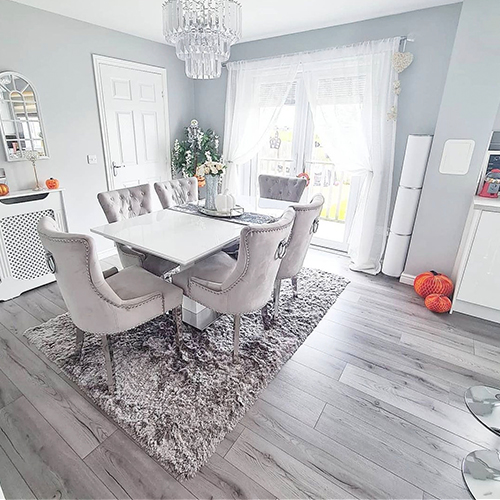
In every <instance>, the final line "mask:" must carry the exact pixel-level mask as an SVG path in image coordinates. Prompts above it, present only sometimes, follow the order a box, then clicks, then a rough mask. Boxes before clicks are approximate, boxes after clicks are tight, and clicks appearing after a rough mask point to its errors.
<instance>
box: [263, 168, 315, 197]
mask: <svg viewBox="0 0 500 500" xmlns="http://www.w3.org/2000/svg"><path fill="white" fill-rule="evenodd" d="M306 184H307V181H306V179H304V178H299V177H280V176H277V175H267V174H262V175H259V189H260V196H261V197H262V198H270V199H272V200H283V201H291V202H294V203H298V202H299V201H300V197H301V196H302V193H303V192H304V189H305V188H306Z"/></svg>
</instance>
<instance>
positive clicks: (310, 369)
mask: <svg viewBox="0 0 500 500" xmlns="http://www.w3.org/2000/svg"><path fill="white" fill-rule="evenodd" d="M114 264H116V261H115V260H114V259H108V260H106V261H104V263H103V267H105V268H106V267H110V266H111V265H114ZM306 264H307V265H308V266H310V267H318V268H322V269H325V270H328V271H331V272H335V273H338V274H341V275H344V276H346V277H348V278H349V279H350V280H351V284H350V285H349V286H348V288H347V289H346V291H345V292H344V293H343V294H342V296H341V297H340V299H339V300H338V302H337V303H336V304H335V305H334V306H333V307H332V309H331V310H330V311H329V312H328V314H327V315H326V317H325V318H324V319H323V321H322V322H321V323H320V324H319V325H318V327H317V328H316V330H315V331H314V332H313V333H312V334H311V335H310V337H309V338H308V339H307V341H306V342H305V344H304V345H303V346H302V347H301V348H300V349H299V350H298V351H297V353H296V354H295V355H294V356H293V358H292V359H291V360H290V361H289V362H288V363H287V364H286V365H285V366H284V367H283V369H282V370H281V372H280V373H279V375H278V376H277V377H276V379H275V380H274V381H273V382H272V383H271V385H270V386H269V388H268V389H267V390H266V391H265V392H264V393H263V394H262V396H261V397H260V399H259V401H258V402H257V404H256V405H255V406H254V407H253V408H252V410H251V411H249V412H248V414H247V415H246V416H245V417H244V418H243V420H242V421H241V423H240V424H239V425H238V426H237V428H236V429H235V430H234V431H233V432H232V433H231V434H230V435H228V436H227V438H226V439H225V441H224V442H222V443H221V445H220V446H219V448H218V450H217V453H216V454H215V455H214V456H213V457H212V458H211V460H210V462H209V463H208V465H207V466H205V467H204V468H203V469H202V470H201V472H200V473H199V474H198V475H197V476H196V477H195V478H194V479H192V480H190V481H186V482H183V483H179V482H178V481H176V480H175V479H174V478H173V477H172V476H171V475H170V474H169V473H168V472H166V471H165V470H163V469H162V468H161V467H160V466H159V465H158V464H157V463H156V462H155V461H154V460H152V459H151V458H149V457H148V456H147V455H146V454H145V453H144V452H143V451H142V450H141V449H140V448H139V447H138V446H136V445H135V444H134V443H133V442H132V441H131V440H130V439H129V438H128V437H127V436H126V435H125V434H124V433H123V432H122V431H120V429H118V428H117V427H116V426H115V424H114V423H113V422H112V421H110V420H109V419H108V418H107V417H106V416H105V415H104V414H102V413H101V412H100V411H99V410H98V409H97V408H95V407H94V406H93V404H92V403H91V402H90V401H89V400H87V399H86V398H85V397H84V396H83V394H82V393H81V392H80V391H79V389H78V388H77V387H76V386H75V385H74V384H72V383H71V382H70V381H69V380H68V379H67V378H66V377H65V376H64V375H63V374H62V373H60V371H59V370H58V369H57V367H55V366H54V365H52V364H51V363H50V361H48V360H47V359H46V358H44V356H43V355H41V354H40V353H38V352H37V351H36V350H35V349H34V348H31V347H30V346H29V345H27V344H26V342H25V341H24V338H23V337H22V332H23V331H24V330H25V329H26V328H29V327H31V326H34V325H37V324H39V323H42V322H44V321H46V320H48V319H49V318H52V317H54V316H56V315H58V314H61V313H63V312H64V311H65V310H66V308H65V305H64V301H63V300H62V298H61V296H60V294H59V291H58V288H57V285H56V284H51V285H48V286H45V287H42V288H39V289H37V290H33V291H30V292H27V293H25V294H23V295H22V296H20V297H18V298H16V299H14V300H11V301H8V302H4V303H0V485H1V488H2V489H3V491H4V494H5V496H6V498H80V499H83V498H94V499H101V498H115V497H116V498H141V499H145V498H202V499H205V498H206V499H217V498H338V499H340V498H398V499H423V498H426V499H427V498H429V499H430V498H434V497H435V498H441V499H445V498H464V499H466V498H469V495H468V493H467V491H466V490H465V488H464V486H463V483H462V479H461V474H460V464H461V460H462V458H463V457H464V456H465V455H466V454H467V453H468V452H469V451H471V450H474V449H477V448H481V447H497V448H500V442H499V439H498V438H496V437H495V436H494V435H493V434H492V433H490V432H488V431H487V430H486V429H485V428H483V427H482V426H481V425H480V424H479V423H478V422H477V421H476V420H475V419H474V418H473V417H472V416H471V415H470V414H469V412H468V411H467V410H466V408H465V405H464V402H463V393H464V391H465V389H466V388H467V387H468V386H470V385H473V384H478V383H486V384H492V385H497V386H500V363H499V360H500V328H499V327H498V326H497V325H494V324H492V323H488V322H484V321H480V320H476V319H473V318H470V317H467V316H463V315H459V314H453V315H451V316H450V315H440V316H438V315H434V314H432V313H430V312H429V311H427V310H426V309H425V308H424V307H423V304H422V300H421V299H420V298H419V297H417V296H415V294H414V292H413V290H412V288H411V287H407V286H404V285H401V284H400V283H398V282H397V281H396V280H392V279H388V278H386V277H383V276H377V277H369V276H365V275H361V274H356V273H352V272H350V271H348V268H347V264H348V262H347V259H346V258H345V257H342V256H339V255H335V254H331V253H326V252H321V251H318V250H311V251H310V253H309V255H308V259H307V263H306Z"/></svg>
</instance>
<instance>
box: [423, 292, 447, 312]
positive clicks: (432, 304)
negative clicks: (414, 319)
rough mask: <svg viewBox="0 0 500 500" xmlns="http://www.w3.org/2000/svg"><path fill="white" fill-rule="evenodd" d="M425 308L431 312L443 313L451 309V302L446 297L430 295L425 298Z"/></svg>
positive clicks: (437, 294)
mask: <svg viewBox="0 0 500 500" xmlns="http://www.w3.org/2000/svg"><path fill="white" fill-rule="evenodd" d="M425 307H427V309H429V311H432V312H436V313H445V312H448V311H449V310H450V309H451V300H450V299H449V298H448V297H447V296H446V295H442V294H439V293H431V294H430V295H427V297H426V298H425Z"/></svg>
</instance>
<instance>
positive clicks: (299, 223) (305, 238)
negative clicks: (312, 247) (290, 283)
mask: <svg viewBox="0 0 500 500" xmlns="http://www.w3.org/2000/svg"><path fill="white" fill-rule="evenodd" d="M324 203H325V198H323V195H322V194H317V195H316V196H314V198H313V199H312V200H311V203H308V204H307V205H293V206H292V208H293V209H294V210H295V222H294V223H293V228H292V232H291V234H290V241H289V242H288V249H287V252H286V255H285V257H283V260H282V261H281V265H280V269H279V271H278V279H285V278H293V277H295V276H297V274H299V272H300V270H301V269H302V265H303V263H304V259H305V258H306V254H307V250H308V249H309V244H310V243H311V239H312V237H313V235H314V233H315V232H316V231H317V230H318V224H319V216H320V214H321V210H323V205H324Z"/></svg>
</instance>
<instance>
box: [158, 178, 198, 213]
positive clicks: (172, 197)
mask: <svg viewBox="0 0 500 500" xmlns="http://www.w3.org/2000/svg"><path fill="white" fill-rule="evenodd" d="M154 186H155V191H156V194H157V195H158V198H159V199H160V203H161V206H162V207H163V208H172V207H175V206H177V205H184V204H186V203H194V202H196V201H198V179H197V178H196V177H188V178H186V179H173V180H171V181H167V182H155V185H154Z"/></svg>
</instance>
